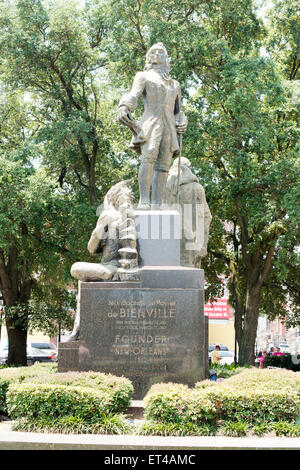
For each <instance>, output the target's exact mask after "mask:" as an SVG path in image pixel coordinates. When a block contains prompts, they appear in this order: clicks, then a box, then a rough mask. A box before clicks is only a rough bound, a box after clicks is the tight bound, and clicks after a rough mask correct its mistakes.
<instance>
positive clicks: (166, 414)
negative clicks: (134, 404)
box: [144, 387, 216, 425]
mask: <svg viewBox="0 0 300 470" xmlns="http://www.w3.org/2000/svg"><path fill="white" fill-rule="evenodd" d="M144 403H145V417H146V419H150V420H152V421H154V422H168V423H187V422H191V423H194V424H197V425H202V424H206V423H215V420H216V409H215V407H214V405H213V403H212V402H211V400H209V399H208V398H207V397H205V396H204V395H203V393H202V391H199V390H190V389H186V388H179V387H178V388H177V389H175V388H172V387H170V388H169V390H166V391H165V392H162V391H153V390H152V392H151V393H148V394H147V396H146V397H145V399H144Z"/></svg>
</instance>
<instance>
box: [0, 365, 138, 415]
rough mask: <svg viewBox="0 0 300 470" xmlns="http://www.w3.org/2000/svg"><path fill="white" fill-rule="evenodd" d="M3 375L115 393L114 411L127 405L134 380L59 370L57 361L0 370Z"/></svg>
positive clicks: (20, 380)
mask: <svg viewBox="0 0 300 470" xmlns="http://www.w3.org/2000/svg"><path fill="white" fill-rule="evenodd" d="M0 378H2V380H4V381H6V382H8V383H9V384H15V385H16V384H26V383H31V384H37V385H41V384H52V385H65V386H71V387H83V388H86V387H87V388H92V389H94V390H97V391H98V392H103V393H108V394H109V395H110V396H111V411H112V412H116V413H119V412H123V411H125V410H126V409H127V407H128V405H129V403H130V401H131V396H132V393H133V386H132V383H131V382H130V380H128V379H127V378H125V377H116V376H114V375H111V374H104V373H101V372H91V371H90V372H64V373H58V372H57V365H56V364H36V365H33V366H30V367H12V368H7V369H5V370H1V371H0Z"/></svg>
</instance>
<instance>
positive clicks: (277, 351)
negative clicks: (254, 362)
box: [273, 348, 284, 356]
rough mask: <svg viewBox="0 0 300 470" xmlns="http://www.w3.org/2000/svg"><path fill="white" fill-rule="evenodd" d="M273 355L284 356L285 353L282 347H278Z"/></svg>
mask: <svg viewBox="0 0 300 470" xmlns="http://www.w3.org/2000/svg"><path fill="white" fill-rule="evenodd" d="M273 356H284V354H283V353H282V352H281V351H280V348H276V351H275V352H274V353H273Z"/></svg>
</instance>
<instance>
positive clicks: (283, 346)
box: [278, 343, 290, 353]
mask: <svg viewBox="0 0 300 470" xmlns="http://www.w3.org/2000/svg"><path fill="white" fill-rule="evenodd" d="M278 347H279V348H280V352H282V353H289V352H290V347H289V345H288V344H287V343H280V344H279V345H278Z"/></svg>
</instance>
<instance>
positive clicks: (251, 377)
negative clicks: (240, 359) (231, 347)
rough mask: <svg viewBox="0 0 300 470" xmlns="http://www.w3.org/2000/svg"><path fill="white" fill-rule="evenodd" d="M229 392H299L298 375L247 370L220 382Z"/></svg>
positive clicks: (280, 370)
mask: <svg viewBox="0 0 300 470" xmlns="http://www.w3.org/2000/svg"><path fill="white" fill-rule="evenodd" d="M222 387H226V388H230V389H231V390H250V389H251V390H262V391H272V390H273V391H274V390H277V391H280V390H281V391H294V392H299V390H300V373H299V372H292V371H290V370H285V369H276V370H275V369H261V370H260V369H256V368H252V369H247V370H244V371H242V372H241V373H240V374H237V375H234V376H233V377H230V378H228V379H227V380H224V381H223V382H222Z"/></svg>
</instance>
